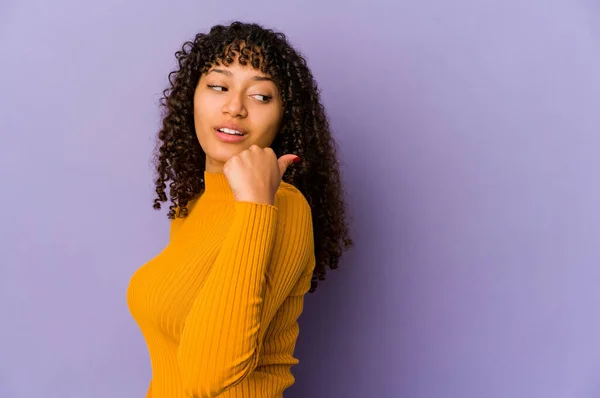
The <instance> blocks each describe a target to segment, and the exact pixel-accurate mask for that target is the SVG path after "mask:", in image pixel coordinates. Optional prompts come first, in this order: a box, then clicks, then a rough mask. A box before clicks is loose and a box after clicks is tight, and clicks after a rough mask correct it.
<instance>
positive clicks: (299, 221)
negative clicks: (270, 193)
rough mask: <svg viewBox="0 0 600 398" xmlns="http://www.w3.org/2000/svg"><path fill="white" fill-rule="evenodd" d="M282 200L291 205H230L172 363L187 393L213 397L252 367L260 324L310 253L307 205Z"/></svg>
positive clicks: (266, 320)
mask: <svg viewBox="0 0 600 398" xmlns="http://www.w3.org/2000/svg"><path fill="white" fill-rule="evenodd" d="M300 199H301V200H300ZM280 202H281V201H280ZM283 202H293V203H284V204H283V207H275V206H271V205H265V204H257V203H250V202H236V203H235V204H234V206H235V215H234V218H233V222H232V224H231V227H230V229H229V231H228V234H227V236H226V238H225V241H224V243H223V246H222V248H221V250H220V252H219V255H218V256H217V258H216V260H215V263H214V264H213V266H212V269H211V271H210V273H209V274H208V276H207V279H206V281H205V283H204V285H203V286H202V288H201V290H200V292H199V294H198V297H197V298H196V301H195V302H194V304H193V305H192V308H191V310H190V313H189V314H188V316H187V319H186V323H185V326H184V329H183V331H182V335H181V340H180V344H179V349H178V353H177V354H178V363H179V368H180V374H181V379H182V383H183V386H184V391H185V392H186V393H187V394H188V395H189V396H192V397H202V398H204V397H216V396H218V395H219V394H221V393H222V392H224V391H225V390H227V389H229V388H231V387H233V386H235V385H236V384H238V383H240V382H241V381H242V380H243V379H244V378H245V377H247V376H248V375H249V374H250V373H252V371H253V370H254V369H255V368H256V365H257V363H258V359H259V352H260V349H261V347H262V340H263V337H264V333H265V331H266V329H267V328H268V323H269V322H270V321H271V320H272V319H273V316H274V315H275V312H276V311H277V309H278V308H279V307H280V306H281V305H282V303H283V301H284V300H285V299H286V298H287V296H288V295H289V294H290V292H291V291H292V289H293V287H294V286H295V284H296V283H297V282H298V280H299V278H300V276H301V275H302V272H303V271H304V270H305V269H306V268H307V266H308V265H309V262H310V261H311V259H314V249H313V241H312V239H313V238H312V220H311V216H310V207H309V206H308V204H307V203H306V201H305V200H304V197H302V196H301V195H294V196H293V197H291V198H286V200H284V201H283ZM265 303H268V305H265Z"/></svg>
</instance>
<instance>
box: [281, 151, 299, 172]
mask: <svg viewBox="0 0 600 398" xmlns="http://www.w3.org/2000/svg"><path fill="white" fill-rule="evenodd" d="M299 160H300V158H299V157H298V156H296V155H283V156H282V157H280V158H279V159H277V163H278V164H279V172H280V173H279V174H280V177H283V175H284V174H285V171H286V170H287V168H288V167H290V166H291V165H292V163H296V162H298V161H299Z"/></svg>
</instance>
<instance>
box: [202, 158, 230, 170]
mask: <svg viewBox="0 0 600 398" xmlns="http://www.w3.org/2000/svg"><path fill="white" fill-rule="evenodd" d="M224 164H225V163H222V162H219V161H216V160H214V159H211V158H209V157H208V156H207V157H206V166H205V169H206V171H208V172H209V173H222V172H223V165H224Z"/></svg>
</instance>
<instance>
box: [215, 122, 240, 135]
mask: <svg viewBox="0 0 600 398" xmlns="http://www.w3.org/2000/svg"><path fill="white" fill-rule="evenodd" d="M222 129H227V130H228V131H227V132H229V133H239V134H241V135H242V136H244V135H246V134H247V132H246V130H244V128H243V127H242V126H240V125H238V124H235V123H222V124H219V125H217V126H215V130H216V131H221V132H223V131H222ZM227 132H224V133H225V134H227ZM239 134H231V135H236V136H240V135H239Z"/></svg>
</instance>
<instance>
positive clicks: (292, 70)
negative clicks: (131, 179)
mask: <svg viewBox="0 0 600 398" xmlns="http://www.w3.org/2000/svg"><path fill="white" fill-rule="evenodd" d="M175 57H176V59H177V61H178V69H176V70H174V71H172V72H171V73H170V74H169V83H170V87H169V88H167V89H165V90H164V91H163V97H162V98H161V101H160V105H161V109H162V111H163V112H162V126H161V129H160V131H159V133H158V137H157V138H158V139H157V145H156V148H155V151H154V158H153V160H154V164H155V167H156V177H155V184H156V193H157V196H158V197H157V198H156V199H154V208H155V209H160V208H161V204H160V202H166V201H167V194H166V192H165V189H166V183H167V181H170V183H169V194H170V196H171V202H172V204H171V205H170V207H169V212H168V218H170V219H174V218H175V217H186V216H187V214H188V209H187V205H188V203H189V202H190V201H191V200H193V199H194V198H196V197H197V196H198V195H200V194H202V192H203V191H204V180H203V177H204V170H205V166H206V164H205V163H206V154H205V153H204V151H203V150H202V148H201V147H200V143H199V142H198V139H197V137H196V134H195V128H194V109H193V98H194V91H195V89H196V86H197V84H198V81H199V80H200V76H201V75H202V74H204V73H206V72H207V71H208V70H209V68H210V67H211V66H212V65H215V64H220V63H223V64H224V65H230V64H231V63H233V62H234V61H235V60H236V57H237V62H238V63H240V64H242V65H248V64H249V65H251V66H252V67H253V68H255V69H259V70H261V71H262V72H263V73H265V74H267V75H269V76H270V77H271V78H272V79H273V80H274V81H275V83H276V85H277V86H278V88H279V92H280V93H281V97H282V101H283V108H284V111H283V119H282V126H283V127H282V129H281V130H280V132H279V133H278V134H277V136H276V137H275V140H274V142H273V144H272V145H271V148H272V149H273V151H274V152H275V154H276V155H277V156H278V157H279V156H282V155H283V154H287V153H293V154H296V155H298V156H300V158H301V159H302V162H301V163H300V164H299V166H300V167H298V166H295V167H293V168H290V169H288V171H287V172H286V174H285V175H284V177H283V180H284V181H285V182H288V183H290V184H292V185H294V186H295V187H296V188H297V189H298V190H300V192H302V194H303V195H304V196H305V198H306V200H307V201H308V203H309V205H310V207H311V212H312V218H313V229H314V238H315V256H316V265H315V270H314V273H313V277H312V283H311V288H310V292H314V291H315V290H316V288H317V285H318V281H320V280H324V279H325V274H326V271H327V268H331V269H336V268H338V264H339V258H340V256H341V255H342V252H343V251H344V250H347V249H349V248H350V247H351V246H352V244H353V243H352V239H351V238H350V235H349V232H348V223H347V218H346V213H345V203H344V197H343V196H344V195H343V189H342V184H341V181H340V171H339V165H338V161H337V158H336V147H337V145H336V143H335V141H334V139H333V138H332V136H331V132H330V128H329V122H328V120H327V115H326V113H325V109H324V107H323V105H322V104H321V101H320V97H319V90H318V88H317V84H316V82H315V80H314V78H313V76H312V73H311V71H310V69H309V68H308V66H307V64H306V60H305V59H304V58H303V57H302V56H301V55H300V54H299V53H298V52H297V51H296V50H294V48H292V46H291V45H290V44H289V42H288V40H287V38H286V36H285V35H284V34H283V33H279V32H275V31H273V30H271V29H266V28H264V27H262V26H260V25H258V24H254V23H253V24H247V23H242V22H233V23H232V24H231V25H229V26H223V25H216V26H214V27H212V28H211V30H210V32H209V33H208V34H204V33H199V34H197V35H196V36H195V38H194V40H193V41H187V42H185V43H184V44H183V46H182V48H181V50H179V51H177V52H176V53H175Z"/></svg>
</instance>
